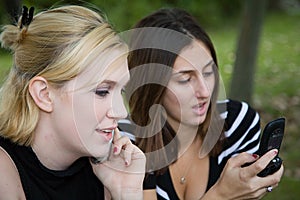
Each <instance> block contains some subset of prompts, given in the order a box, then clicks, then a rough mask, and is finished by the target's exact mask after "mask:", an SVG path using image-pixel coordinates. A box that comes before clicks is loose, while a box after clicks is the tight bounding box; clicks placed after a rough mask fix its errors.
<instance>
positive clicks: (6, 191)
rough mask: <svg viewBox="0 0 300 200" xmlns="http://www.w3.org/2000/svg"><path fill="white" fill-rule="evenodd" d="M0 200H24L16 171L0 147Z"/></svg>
mask: <svg viewBox="0 0 300 200" xmlns="http://www.w3.org/2000/svg"><path fill="white" fill-rule="evenodd" d="M0 160H1V165H0V174H1V179H0V194H1V196H0V200H2V199H5V200H9V199H25V194H24V192H23V188H22V184H21V180H20V176H19V173H18V170H17V168H16V166H15V164H14V162H13V160H12V159H11V157H10V156H9V155H8V153H7V152H6V151H5V150H4V149H3V148H2V147H1V146H0Z"/></svg>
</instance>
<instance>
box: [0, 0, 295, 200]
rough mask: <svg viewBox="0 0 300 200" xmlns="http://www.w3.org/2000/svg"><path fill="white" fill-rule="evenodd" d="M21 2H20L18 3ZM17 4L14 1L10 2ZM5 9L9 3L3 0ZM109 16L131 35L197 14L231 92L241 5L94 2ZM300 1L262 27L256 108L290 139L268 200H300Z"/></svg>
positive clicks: (288, 0)
mask: <svg viewBox="0 0 300 200" xmlns="http://www.w3.org/2000/svg"><path fill="white" fill-rule="evenodd" d="M15 1H16V0H15ZM11 2H12V0H11ZM1 3H4V0H1ZM68 3H76V4H82V1H70V0H69V1H60V2H59V3H57V1H54V0H48V1H44V0H24V1H23V2H22V4H25V5H27V6H35V8H36V10H42V9H45V8H49V7H51V6H53V5H56V4H68ZM84 3H92V4H93V5H96V6H97V7H99V8H100V9H101V10H103V11H104V13H106V15H107V17H108V19H109V20H110V21H111V22H112V24H113V25H114V26H115V29H116V30H117V31H125V30H128V29H130V28H131V27H132V26H133V25H134V24H135V22H137V21H138V20H139V19H140V18H142V17H144V16H145V15H148V14H149V13H151V12H153V11H154V10H156V9H158V8H161V7H180V8H183V9H186V10H187V11H189V12H190V13H192V14H193V15H194V16H195V17H196V18H197V19H198V20H199V22H200V24H201V25H202V26H203V27H204V28H205V29H206V30H207V32H208V33H209V34H210V36H211V38H212V40H213V42H214V45H215V47H216V50H217V55H218V59H219V66H220V71H221V75H222V78H223V81H224V85H225V88H226V89H228V87H229V84H230V80H231V76H232V70H233V65H234V61H235V51H236V46H237V40H238V36H239V33H240V28H241V23H242V21H241V16H242V11H243V3H244V1H241V0H219V1H211V0H194V1H191V0H165V1H162V0H151V1H147V0H90V1H85V2H84ZM0 13H1V14H0V22H1V24H5V23H10V17H9V15H8V14H7V9H6V7H5V6H4V4H3V5H1V7H0ZM299 38H300V1H299V0H270V1H268V6H267V10H266V13H265V18H264V22H263V28H262V32H261V38H260V43H259V48H258V54H257V55H258V57H257V62H256V73H255V80H254V84H255V85H254V93H253V104H252V106H253V107H254V108H255V109H257V110H258V111H259V113H260V115H261V120H262V126H264V125H265V124H266V122H267V121H270V120H272V119H274V118H277V117H280V116H285V117H286V119H287V123H286V135H285V137H284V141H283V144H282V149H281V152H280V155H281V157H282V158H283V160H284V165H285V173H284V177H283V179H282V181H281V183H280V187H278V188H277V189H276V190H274V191H273V192H272V193H270V194H268V195H267V196H266V197H265V198H264V199H270V200H271V199H275V200H276V199H278V200H279V199H280V200H282V199H286V200H296V199H300V189H299V188H300V153H299V147H300V133H299V131H300V39H299ZM11 64H12V59H11V55H10V53H9V52H8V51H5V50H0V78H1V80H3V77H4V76H5V75H6V74H7V71H8V69H9V68H10V66H11Z"/></svg>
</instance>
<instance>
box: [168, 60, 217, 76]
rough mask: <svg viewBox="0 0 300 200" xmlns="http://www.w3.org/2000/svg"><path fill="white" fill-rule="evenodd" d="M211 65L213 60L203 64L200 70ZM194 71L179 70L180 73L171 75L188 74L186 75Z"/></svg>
mask: <svg viewBox="0 0 300 200" xmlns="http://www.w3.org/2000/svg"><path fill="white" fill-rule="evenodd" d="M211 64H214V61H213V60H210V61H209V62H208V63H207V64H205V65H204V66H203V67H202V68H205V67H208V66H209V65H211ZM193 71H195V70H181V71H178V72H175V73H173V74H172V75H173V76H174V75H177V74H188V73H191V72H193Z"/></svg>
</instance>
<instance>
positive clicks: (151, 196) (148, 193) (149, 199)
mask: <svg viewBox="0 0 300 200" xmlns="http://www.w3.org/2000/svg"><path fill="white" fill-rule="evenodd" d="M143 193H144V200H157V196H156V191H155V189H154V190H144V192H143Z"/></svg>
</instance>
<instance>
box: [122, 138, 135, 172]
mask: <svg viewBox="0 0 300 200" xmlns="http://www.w3.org/2000/svg"><path fill="white" fill-rule="evenodd" d="M122 151H123V155H124V161H125V165H126V166H129V165H130V164H131V159H132V153H133V152H134V146H133V144H131V143H130V144H127V145H126V147H125V148H124V150H122Z"/></svg>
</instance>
